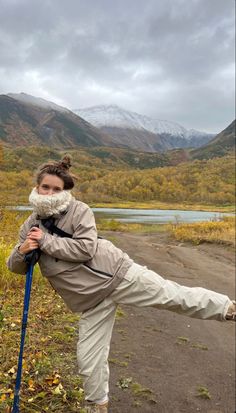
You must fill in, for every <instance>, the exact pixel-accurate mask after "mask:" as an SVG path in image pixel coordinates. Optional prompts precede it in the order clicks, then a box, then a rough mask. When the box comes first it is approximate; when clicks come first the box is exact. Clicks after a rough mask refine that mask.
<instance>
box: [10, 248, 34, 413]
mask: <svg viewBox="0 0 236 413" xmlns="http://www.w3.org/2000/svg"><path fill="white" fill-rule="evenodd" d="M38 258H39V249H35V250H33V251H31V252H29V253H28V254H26V256H25V261H26V262H27V264H28V269H27V273H26V280H25V296H24V307H23V316H22V325H21V342H20V352H19V358H18V366H17V375H16V384H15V391H14V401H13V408H12V413H19V400H20V396H19V393H20V386H21V373H22V361H23V352H24V343H25V334H26V327H27V320H28V310H29V302H30V292H31V285H32V278H33V270H34V266H35V264H36V262H37V261H38Z"/></svg>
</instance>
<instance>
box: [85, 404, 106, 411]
mask: <svg viewBox="0 0 236 413" xmlns="http://www.w3.org/2000/svg"><path fill="white" fill-rule="evenodd" d="M85 412H86V413H108V402H107V403H104V404H96V403H87V405H86V407H85Z"/></svg>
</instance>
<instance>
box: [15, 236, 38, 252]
mask: <svg viewBox="0 0 236 413" xmlns="http://www.w3.org/2000/svg"><path fill="white" fill-rule="evenodd" d="M38 247H39V244H38V242H37V241H35V240H33V239H26V240H25V241H24V242H23V244H21V246H20V247H19V248H18V250H19V251H20V253H21V254H27V252H30V251H32V250H36V249H37V248H38Z"/></svg>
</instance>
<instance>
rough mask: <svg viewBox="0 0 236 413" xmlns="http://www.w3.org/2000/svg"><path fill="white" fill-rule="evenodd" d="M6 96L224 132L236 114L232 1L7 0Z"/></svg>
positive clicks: (2, 58) (2, 21)
mask: <svg viewBox="0 0 236 413" xmlns="http://www.w3.org/2000/svg"><path fill="white" fill-rule="evenodd" d="M0 10H1V12H0V93H9V92H12V93H18V92H25V93H28V94H31V95H34V96H39V97H42V98H45V99H48V100H51V101H53V102H55V103H57V104H59V105H63V106H66V107H68V108H69V109H73V108H83V107H88V106H94V105H100V104H117V105H119V106H121V107H123V108H125V109H128V110H132V111H135V112H138V113H141V114H144V115H148V116H151V117H154V118H157V119H166V120H172V121H176V122H178V123H180V124H181V125H183V126H185V127H186V128H195V129H199V130H204V131H209V132H219V131H220V130H222V129H224V128H225V127H226V126H227V125H228V124H229V123H230V122H231V121H232V120H233V118H234V60H235V59H234V58H235V57H234V31H235V27H234V0H146V2H144V1H143V0H118V1H115V0H113V1H112V0H40V1H39V0H0Z"/></svg>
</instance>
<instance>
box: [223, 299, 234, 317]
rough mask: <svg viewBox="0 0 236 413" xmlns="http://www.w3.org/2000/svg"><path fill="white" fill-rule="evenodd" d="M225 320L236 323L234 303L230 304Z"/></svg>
mask: <svg viewBox="0 0 236 413" xmlns="http://www.w3.org/2000/svg"><path fill="white" fill-rule="evenodd" d="M225 318H226V320H233V321H236V301H232V303H231V304H230V306H229V308H228V311H227V314H226V317H225Z"/></svg>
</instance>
